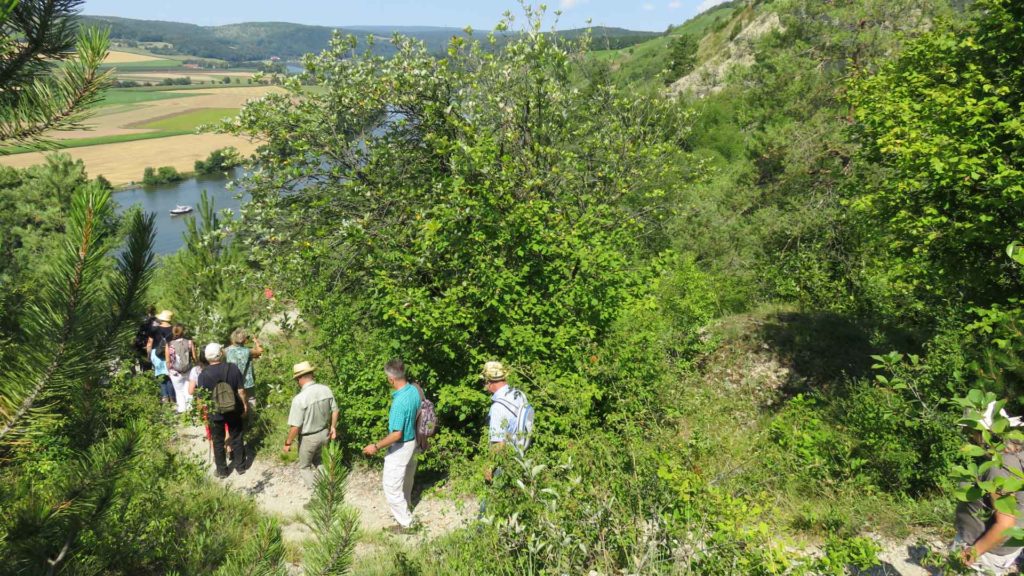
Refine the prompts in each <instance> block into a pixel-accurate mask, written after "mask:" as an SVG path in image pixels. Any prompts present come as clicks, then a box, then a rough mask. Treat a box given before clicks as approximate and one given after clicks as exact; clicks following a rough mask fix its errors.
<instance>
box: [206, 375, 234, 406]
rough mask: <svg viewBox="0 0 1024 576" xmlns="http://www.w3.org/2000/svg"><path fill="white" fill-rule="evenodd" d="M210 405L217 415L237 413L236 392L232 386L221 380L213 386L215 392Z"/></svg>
mask: <svg viewBox="0 0 1024 576" xmlns="http://www.w3.org/2000/svg"><path fill="white" fill-rule="evenodd" d="M210 404H211V405H212V407H213V411H214V412H216V413H217V414H231V413H232V412H234V411H235V409H236V408H235V407H236V402H235V391H234V389H232V388H231V384H228V383H227V382H224V381H223V380H221V381H220V382H217V383H216V384H214V385H213V392H212V393H211V394H210Z"/></svg>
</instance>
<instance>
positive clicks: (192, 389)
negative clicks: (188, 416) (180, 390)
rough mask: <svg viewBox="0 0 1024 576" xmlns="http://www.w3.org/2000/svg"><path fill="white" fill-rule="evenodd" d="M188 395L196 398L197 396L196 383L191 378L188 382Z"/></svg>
mask: <svg viewBox="0 0 1024 576" xmlns="http://www.w3.org/2000/svg"><path fill="white" fill-rule="evenodd" d="M188 395H189V396H195V395H196V381H195V380H192V379H191V378H189V381H188Z"/></svg>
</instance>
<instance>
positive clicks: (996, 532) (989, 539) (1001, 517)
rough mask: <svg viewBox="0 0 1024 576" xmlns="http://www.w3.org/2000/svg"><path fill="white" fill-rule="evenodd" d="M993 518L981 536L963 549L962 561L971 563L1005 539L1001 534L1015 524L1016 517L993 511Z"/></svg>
mask: <svg viewBox="0 0 1024 576" xmlns="http://www.w3.org/2000/svg"><path fill="white" fill-rule="evenodd" d="M994 520H995V521H994V522H993V523H992V526H990V527H989V529H988V530H986V531H985V533H984V534H982V535H981V538H978V541H977V542H975V543H974V546H971V547H970V548H967V549H966V550H964V562H965V563H966V564H967V565H971V564H973V563H974V561H975V560H977V559H978V558H979V557H980V556H982V555H984V554H986V553H987V552H991V551H992V550H994V549H996V548H998V547H999V546H1000V545H1001V544H1002V543H1003V542H1005V541H1006V537H1005V536H1003V534H1005V533H1006V531H1007V530H1009V529H1010V528H1013V527H1014V526H1016V525H1017V519H1016V518H1014V517H1013V516H1010V515H1009V514H1003V513H1002V512H998V511H997V512H995V515H994Z"/></svg>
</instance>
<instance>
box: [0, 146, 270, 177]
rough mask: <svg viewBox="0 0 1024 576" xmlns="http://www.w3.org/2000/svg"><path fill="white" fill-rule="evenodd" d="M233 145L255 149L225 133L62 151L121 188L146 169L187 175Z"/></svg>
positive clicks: (29, 161)
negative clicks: (198, 163)
mask: <svg viewBox="0 0 1024 576" xmlns="http://www.w3.org/2000/svg"><path fill="white" fill-rule="evenodd" d="M225 146H234V147H235V148H237V149H238V151H239V152H241V153H242V155H243V156H248V155H250V154H252V153H253V151H255V150H256V143H254V142H250V141H249V140H246V139H245V138H240V137H238V136H231V135H228V134H188V135H185V136H170V137H168V138H153V139H151V140H137V141H134V142H120V143H117V144H99V145H96V146H83V147H81V148H69V149H67V150H62V151H61V152H63V153H65V154H70V155H71V157H72V158H75V159H80V160H82V162H84V163H85V169H86V171H87V172H88V173H89V176H91V177H96V176H99V175H100V174H102V175H103V176H104V177H106V178H107V180H110V182H111V184H113V185H115V186H121V185H124V184H131V183H132V182H138V181H140V180H142V172H143V170H145V169H146V167H147V166H152V167H154V168H157V167H160V166H174V167H175V168H177V169H178V171H179V172H191V171H192V170H193V169H194V168H195V166H194V165H195V161H196V160H205V159H206V157H207V156H208V155H209V154H210V152H212V151H214V150H216V149H218V148H224V147H225ZM45 156H46V153H42V152H30V153H27V154H12V155H10V156H0V164H2V165H4V166H12V167H14V168H27V167H29V166H34V165H35V164H40V163H42V162H43V161H44V158H45Z"/></svg>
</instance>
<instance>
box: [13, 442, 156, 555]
mask: <svg viewBox="0 0 1024 576" xmlns="http://www.w3.org/2000/svg"><path fill="white" fill-rule="evenodd" d="M141 438H142V430H141V425H140V424H138V423H133V424H130V425H129V426H128V427H127V428H125V429H122V430H118V431H117V432H116V433H115V434H113V435H111V436H110V437H109V438H108V439H106V440H105V441H103V442H101V443H98V444H96V445H94V446H93V447H92V448H90V449H89V450H88V451H87V452H86V453H84V454H83V455H82V456H81V457H80V458H78V460H75V461H72V462H71V463H70V468H71V471H70V473H69V474H68V478H67V480H65V482H64V483H63V484H64V485H63V488H62V489H61V490H60V492H59V496H57V497H55V498H54V497H53V496H51V495H50V494H46V495H40V494H31V495H30V496H29V497H28V498H23V499H19V500H18V502H19V506H20V509H17V510H15V511H14V514H13V517H14V523H13V526H12V529H11V531H10V533H9V535H8V539H7V544H8V546H9V549H10V550H11V551H12V552H13V554H12V555H11V558H9V559H5V561H10V562H11V564H12V566H13V567H14V568H16V569H17V568H19V567H20V568H22V569H23V571H29V572H31V573H46V574H57V573H58V572H61V570H62V567H64V566H65V565H66V563H67V562H68V561H69V560H70V559H71V558H72V556H73V554H74V551H75V549H76V547H77V545H78V542H79V539H80V536H81V534H82V532H83V531H85V530H88V529H89V528H90V527H95V526H102V525H103V523H104V520H105V517H106V515H107V514H108V513H110V511H111V510H112V509H113V508H114V506H113V505H114V504H115V503H116V502H117V501H118V499H119V498H118V494H117V487H118V483H119V481H120V479H121V478H122V477H123V476H124V474H125V473H126V472H128V471H129V470H131V469H132V467H133V466H134V462H135V461H136V460H137V459H138V457H139V455H140V454H141V452H142V441H141ZM44 499H45V501H46V502H47V503H43V501H44Z"/></svg>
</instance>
